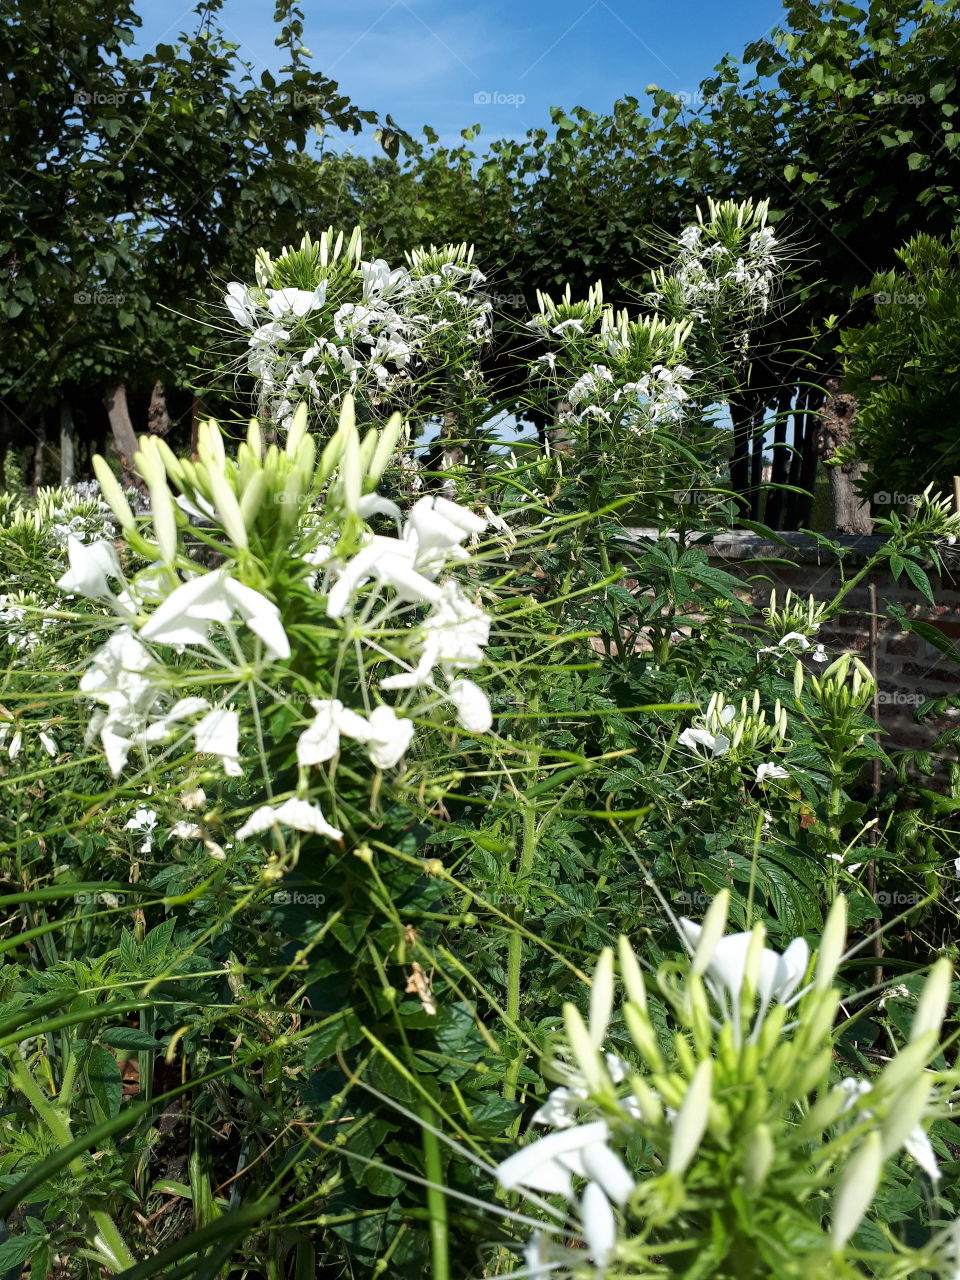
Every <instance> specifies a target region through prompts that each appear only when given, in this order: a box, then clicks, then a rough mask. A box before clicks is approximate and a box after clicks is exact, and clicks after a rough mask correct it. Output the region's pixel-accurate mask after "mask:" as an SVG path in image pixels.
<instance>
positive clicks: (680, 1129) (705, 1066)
mask: <svg viewBox="0 0 960 1280" xmlns="http://www.w3.org/2000/svg"><path fill="white" fill-rule="evenodd" d="M712 1086H713V1062H712V1061H711V1059H710V1058H705V1059H704V1060H703V1062H701V1063H700V1065H699V1066H698V1067H697V1069H696V1071H695V1073H694V1076H693V1079H692V1080H691V1081H690V1085H689V1087H688V1088H687V1092H686V1096H685V1097H684V1099H683V1104H682V1106H681V1107H680V1110H679V1111H678V1112H677V1115H676V1118H675V1119H674V1122H673V1139H672V1141H671V1143H670V1160H669V1163H668V1165H667V1168H668V1171H669V1172H670V1173H673V1174H677V1175H681V1174H683V1173H684V1172H685V1170H686V1168H687V1166H688V1165H689V1163H690V1161H691V1160H692V1159H693V1157H694V1156H695V1155H696V1152H697V1148H698V1147H699V1146H700V1141H701V1139H702V1138H703V1135H704V1133H705V1131H706V1128H707V1120H708V1118H709V1114H710V1093H711V1088H712Z"/></svg>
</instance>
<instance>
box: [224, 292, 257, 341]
mask: <svg viewBox="0 0 960 1280" xmlns="http://www.w3.org/2000/svg"><path fill="white" fill-rule="evenodd" d="M223 300H224V302H225V303H226V305H227V310H228V311H229V312H230V314H231V315H232V316H233V318H234V320H236V322H237V324H238V325H240V326H241V328H243V329H252V328H253V327H254V325H255V324H256V323H257V307H256V303H255V302H254V301H253V298H252V297H251V296H250V291H249V289H248V288H247V287H246V285H242V284H239V283H238V282H237V281H236V280H234V281H233V283H232V284H228V285H227V292H226V295H225V297H224V299H223Z"/></svg>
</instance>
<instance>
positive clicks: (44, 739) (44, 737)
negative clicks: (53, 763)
mask: <svg viewBox="0 0 960 1280" xmlns="http://www.w3.org/2000/svg"><path fill="white" fill-rule="evenodd" d="M40 745H41V747H43V749H44V751H45V752H46V753H47V755H48V756H50V758H51V759H53V757H54V756H55V755H56V754H57V744H56V743H55V742H54V740H53V738H51V737H50V735H49V733H41V734H40Z"/></svg>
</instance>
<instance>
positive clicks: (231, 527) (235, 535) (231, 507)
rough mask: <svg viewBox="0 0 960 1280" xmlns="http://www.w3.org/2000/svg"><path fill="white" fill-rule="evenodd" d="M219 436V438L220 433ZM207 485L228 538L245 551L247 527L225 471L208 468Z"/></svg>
mask: <svg viewBox="0 0 960 1280" xmlns="http://www.w3.org/2000/svg"><path fill="white" fill-rule="evenodd" d="M217 435H218V436H219V432H218V433H217ZM221 445H222V441H221ZM207 484H208V486H209V489H210V496H211V497H212V498H213V502H214V505H215V506H216V508H217V515H218V516H219V518H220V523H221V524H222V525H223V528H224V531H225V532H226V534H227V537H228V538H229V539H230V541H231V542H232V543H233V545H234V546H235V547H237V548H238V550H241V551H245V550H246V549H247V546H248V542H247V527H246V525H245V524H244V522H243V516H242V515H241V514H240V504H239V503H238V502H237V498H236V494H235V493H234V492H233V490H232V489H231V488H230V482H229V481H228V480H227V477H226V475H225V474H224V472H223V471H217V470H214V469H213V468H209V467H208V469H207Z"/></svg>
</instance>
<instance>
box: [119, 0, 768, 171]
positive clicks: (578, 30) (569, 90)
mask: <svg viewBox="0 0 960 1280" xmlns="http://www.w3.org/2000/svg"><path fill="white" fill-rule="evenodd" d="M303 7H304V9H305V11H306V28H305V43H306V44H307V46H308V48H310V49H311V50H312V52H313V55H314V57H313V65H314V66H315V67H317V68H318V69H319V70H321V71H323V72H324V74H326V75H329V76H331V77H332V78H333V79H335V80H338V81H339V82H340V84H341V87H342V88H343V90H344V91H345V92H346V93H347V94H348V95H349V97H350V98H351V99H352V101H353V102H354V103H355V104H356V105H357V106H359V107H366V108H370V109H372V110H374V111H378V112H380V113H381V114H386V113H387V112H390V113H391V114H392V115H393V117H394V119H395V120H397V121H398V123H399V124H401V125H402V126H403V127H404V128H406V129H408V130H410V131H411V132H414V133H419V131H420V129H421V127H422V126H423V125H425V124H429V125H431V126H433V128H435V129H436V130H437V131H438V133H440V135H441V138H442V139H443V141H445V142H450V141H454V140H456V138H457V136H458V134H459V131H460V130H461V129H463V128H465V127H466V126H468V125H472V124H478V123H479V124H480V125H481V127H482V133H483V136H487V137H489V136H497V137H504V136H513V135H517V136H522V135H523V134H525V133H526V131H527V130H528V129H530V128H538V127H543V126H549V123H550V116H549V109H550V107H551V106H560V107H564V108H567V109H569V108H570V107H573V106H585V107H588V108H590V109H592V110H595V111H605V110H607V109H608V108H609V107H610V105H611V104H612V103H613V101H614V100H615V99H616V98H618V97H622V96H624V95H626V94H632V95H634V96H635V97H638V98H640V99H641V100H642V98H643V90H644V89H645V88H646V86H647V85H648V84H650V83H656V84H659V85H660V86H661V87H663V88H665V89H669V90H671V92H674V93H688V94H691V95H693V94H695V92H696V90H697V86H698V84H699V82H700V80H701V79H702V78H703V77H704V76H706V75H708V74H709V73H710V71H711V70H712V68H713V66H714V65H715V63H716V62H717V61H718V60H719V58H720V56H721V55H722V54H723V53H725V52H731V53H733V54H735V55H739V54H740V53H741V52H742V50H743V48H744V46H745V45H746V44H747V43H748V42H749V41H751V40H753V39H757V38H758V37H760V36H762V35H764V34H765V33H766V32H768V31H769V30H770V28H771V27H772V26H773V25H774V24H775V23H777V22H778V21H779V19H780V15H781V13H782V6H781V4H780V3H779V2H778V0H735V3H734V4H732V5H731V4H723V3H717V0H656V3H654V2H653V0H640V3H637V0H552V2H551V0H454V3H452V4H451V3H450V0H304V6H303ZM137 9H138V12H139V13H140V15H141V17H142V19H143V28H142V31H141V35H140V38H139V40H138V45H139V46H140V47H143V46H146V45H150V46H152V45H154V44H156V43H158V42H159V41H164V40H165V41H170V40H171V39H174V38H175V37H176V36H177V35H179V33H180V32H181V31H183V30H190V31H193V30H194V29H195V27H196V17H195V15H194V13H193V9H192V6H190V5H182V6H181V3H180V0H173V2H171V0H140V3H139V4H138V5H137ZM272 17H273V0H227V2H226V4H225V7H224V10H223V14H222V24H223V26H224V27H225V29H226V31H227V34H228V35H229V37H230V38H231V39H233V40H235V41H236V42H237V43H239V44H240V45H241V46H242V53H243V55H244V56H245V57H246V58H247V59H248V60H249V61H251V62H253V63H254V64H255V65H256V66H257V67H258V68H263V67H269V68H271V69H272V70H275V69H276V67H277V66H278V65H279V63H280V61H281V59H280V58H278V51H277V50H276V49H275V48H274V47H273V38H274V31H275V28H274V24H273V21H272ZM477 95H488V98H489V100H486V101H484V100H482V99H481V100H478V99H477ZM360 145H361V147H362V149H363V150H368V146H365V145H364V144H362V143H361V144H360Z"/></svg>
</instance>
